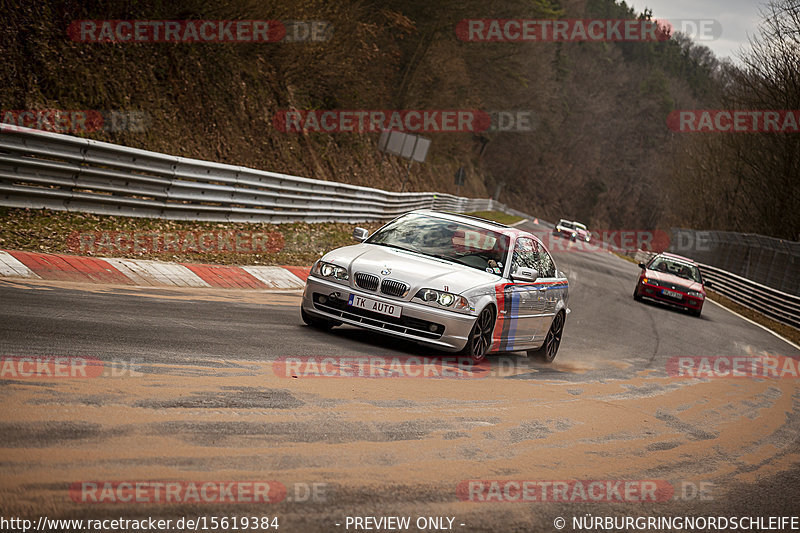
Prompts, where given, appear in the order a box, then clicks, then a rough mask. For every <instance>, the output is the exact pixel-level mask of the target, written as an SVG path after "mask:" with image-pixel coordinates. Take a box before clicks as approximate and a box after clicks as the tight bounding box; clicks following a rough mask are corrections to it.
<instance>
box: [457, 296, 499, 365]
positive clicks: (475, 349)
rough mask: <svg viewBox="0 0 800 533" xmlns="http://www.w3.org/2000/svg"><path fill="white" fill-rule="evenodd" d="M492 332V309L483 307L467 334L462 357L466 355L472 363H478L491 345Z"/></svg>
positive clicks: (484, 356)
mask: <svg viewBox="0 0 800 533" xmlns="http://www.w3.org/2000/svg"><path fill="white" fill-rule="evenodd" d="M493 332H494V309H492V307H491V306H489V307H485V308H484V309H483V311H481V314H480V315H478V318H477V320H475V324H473V326H472V331H470V333H469V338H468V339H467V345H466V346H464V349H463V350H461V353H462V354H463V355H468V356H469V357H470V358H471V359H472V361H473V362H474V363H480V362H481V361H483V360H484V359H485V358H486V352H488V351H489V346H491V345H492V333H493Z"/></svg>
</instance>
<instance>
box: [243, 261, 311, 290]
mask: <svg viewBox="0 0 800 533" xmlns="http://www.w3.org/2000/svg"><path fill="white" fill-rule="evenodd" d="M242 270H244V271H245V272H247V273H248V274H250V275H251V276H253V277H254V278H256V279H257V280H259V281H261V282H262V283H264V284H266V285H267V286H268V287H270V288H273V289H302V288H303V287H304V286H305V282H304V281H303V280H302V279H300V278H298V277H297V276H295V275H294V274H292V273H291V272H289V271H288V270H286V269H285V268H281V267H273V266H243V267H242Z"/></svg>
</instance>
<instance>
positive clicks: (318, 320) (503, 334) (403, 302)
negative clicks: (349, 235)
mask: <svg viewBox="0 0 800 533" xmlns="http://www.w3.org/2000/svg"><path fill="white" fill-rule="evenodd" d="M353 237H354V238H355V239H356V240H357V241H360V243H359V244H355V245H352V246H344V247H342V248H337V249H336V250H333V251H331V252H328V253H327V254H325V255H324V256H323V257H322V258H321V259H320V260H319V261H317V262H316V263H315V264H314V266H313V268H312V269H311V273H310V274H309V276H308V281H307V282H306V287H305V292H304V293H303V303H302V306H301V315H302V318H303V321H304V322H305V323H306V324H308V325H309V326H313V327H316V328H321V329H329V328H331V327H334V326H338V325H341V324H350V325H353V326H358V327H361V328H365V329H369V330H372V331H377V332H380V333H384V334H388V335H395V336H398V337H402V338H404V339H408V340H412V341H416V342H419V343H421V344H425V345H429V346H432V347H435V348H438V349H441V350H445V351H450V352H461V353H462V354H465V355H468V356H470V357H471V358H472V359H473V360H474V361H476V362H478V361H481V360H483V359H484V358H485V356H486V354H487V353H490V352H510V351H523V350H525V351H528V353H529V355H535V356H538V357H540V358H542V359H543V360H544V361H546V362H551V361H552V360H553V359H554V358H555V357H556V354H557V353H558V347H559V345H560V343H561V336H562V333H563V331H564V323H565V321H566V318H567V313H568V309H567V302H568V296H569V283H568V281H567V278H566V276H564V274H563V273H561V272H560V271H558V270H557V268H556V265H555V263H554V261H553V258H552V257H551V255H550V253H549V252H548V251H547V249H546V248H545V247H544V245H543V244H542V242H541V241H540V240H539V239H538V238H537V237H536V236H534V235H532V234H530V233H528V232H525V231H521V230H519V229H516V228H512V227H509V226H506V225H503V224H498V223H496V222H491V221H488V220H483V219H480V218H475V217H470V216H465V215H455V214H450V213H441V212H435V211H412V212H410V213H406V214H404V215H402V216H400V217H398V218H396V219H394V220H392V221H391V222H389V223H388V224H386V225H385V226H383V227H382V228H380V229H379V230H378V231H376V232H375V233H374V234H372V235H371V236H369V235H368V232H367V230H365V229H363V228H356V229H355V231H354V232H353Z"/></svg>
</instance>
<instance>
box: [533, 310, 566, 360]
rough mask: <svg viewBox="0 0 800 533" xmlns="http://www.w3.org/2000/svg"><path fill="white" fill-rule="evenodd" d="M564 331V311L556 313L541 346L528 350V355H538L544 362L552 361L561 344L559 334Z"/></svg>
mask: <svg viewBox="0 0 800 533" xmlns="http://www.w3.org/2000/svg"><path fill="white" fill-rule="evenodd" d="M563 333H564V313H558V314H557V315H556V316H555V318H553V322H552V323H551V324H550V330H549V331H548V332H547V337H545V339H544V343H543V344H542V346H541V348H539V349H537V350H530V351H528V355H530V356H533V357H538V358H540V359H542V360H543V361H544V362H545V363H552V362H553V359H555V358H556V355H557V354H558V347H559V346H561V335H562V334H563Z"/></svg>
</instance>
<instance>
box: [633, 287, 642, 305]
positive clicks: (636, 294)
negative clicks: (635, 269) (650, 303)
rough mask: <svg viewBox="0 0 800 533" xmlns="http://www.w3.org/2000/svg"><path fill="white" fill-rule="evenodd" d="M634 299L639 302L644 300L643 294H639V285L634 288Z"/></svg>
mask: <svg viewBox="0 0 800 533" xmlns="http://www.w3.org/2000/svg"><path fill="white" fill-rule="evenodd" d="M633 299H634V300H636V301H637V302H641V301H642V296H641V295H640V294H639V286H638V285H637V286H636V288H635V289H633Z"/></svg>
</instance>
